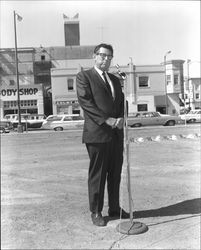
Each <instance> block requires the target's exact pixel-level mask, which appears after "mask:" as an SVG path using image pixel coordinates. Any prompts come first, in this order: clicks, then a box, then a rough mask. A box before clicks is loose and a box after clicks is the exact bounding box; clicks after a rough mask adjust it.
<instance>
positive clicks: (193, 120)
mask: <svg viewBox="0 0 201 250" xmlns="http://www.w3.org/2000/svg"><path fill="white" fill-rule="evenodd" d="M195 122H196V119H190V120H189V121H188V123H195Z"/></svg>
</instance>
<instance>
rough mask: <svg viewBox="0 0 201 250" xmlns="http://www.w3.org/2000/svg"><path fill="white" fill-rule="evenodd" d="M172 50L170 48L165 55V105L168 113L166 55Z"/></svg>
mask: <svg viewBox="0 0 201 250" xmlns="http://www.w3.org/2000/svg"><path fill="white" fill-rule="evenodd" d="M170 53H171V51H170V50H169V51H168V52H167V53H166V54H165V55H164V66H165V107H166V112H165V113H166V114H168V98H167V80H166V57H167V55H168V54H170Z"/></svg>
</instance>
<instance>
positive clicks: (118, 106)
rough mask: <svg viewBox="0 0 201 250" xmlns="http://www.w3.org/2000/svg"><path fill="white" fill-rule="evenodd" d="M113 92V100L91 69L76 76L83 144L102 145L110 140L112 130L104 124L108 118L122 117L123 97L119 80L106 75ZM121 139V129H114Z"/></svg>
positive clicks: (94, 71) (98, 76)
mask: <svg viewBox="0 0 201 250" xmlns="http://www.w3.org/2000/svg"><path fill="white" fill-rule="evenodd" d="M108 75H109V77H110V79H111V81H112V83H113V86H114V91H115V100H113V98H112V95H111V94H110V92H109V90H108V89H107V87H106V85H105V82H104V81H103V79H102V78H101V76H100V75H99V74H98V72H97V71H96V70H95V69H94V68H92V69H89V70H86V71H81V72H79V73H78V74H77V96H78V101H79V104H80V106H81V107H82V109H83V111H84V118H85V123H84V129H83V139H82V141H83V143H102V142H108V141H110V140H111V134H112V132H114V131H112V128H111V127H110V126H108V125H107V124H106V123H105V120H106V119H107V118H109V117H113V118H118V117H124V95H123V92H122V89H121V83H120V81H119V79H118V78H117V77H116V76H114V75H113V74H110V73H108ZM115 131H116V133H117V135H118V136H119V139H120V140H121V139H123V129H121V130H119V129H117V128H116V129H115Z"/></svg>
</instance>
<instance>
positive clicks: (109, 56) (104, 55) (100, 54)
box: [96, 53, 113, 60]
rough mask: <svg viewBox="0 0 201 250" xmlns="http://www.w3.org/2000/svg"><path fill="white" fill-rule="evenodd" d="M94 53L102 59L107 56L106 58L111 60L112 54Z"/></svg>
mask: <svg viewBox="0 0 201 250" xmlns="http://www.w3.org/2000/svg"><path fill="white" fill-rule="evenodd" d="M96 55H99V56H100V57H101V58H102V59H105V58H106V57H107V58H108V60H112V58H113V56H112V55H107V54H105V53H97V54H96Z"/></svg>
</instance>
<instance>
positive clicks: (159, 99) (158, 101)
mask: <svg viewBox="0 0 201 250" xmlns="http://www.w3.org/2000/svg"><path fill="white" fill-rule="evenodd" d="M154 102H155V106H165V105H166V97H165V95H157V96H154Z"/></svg>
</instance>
